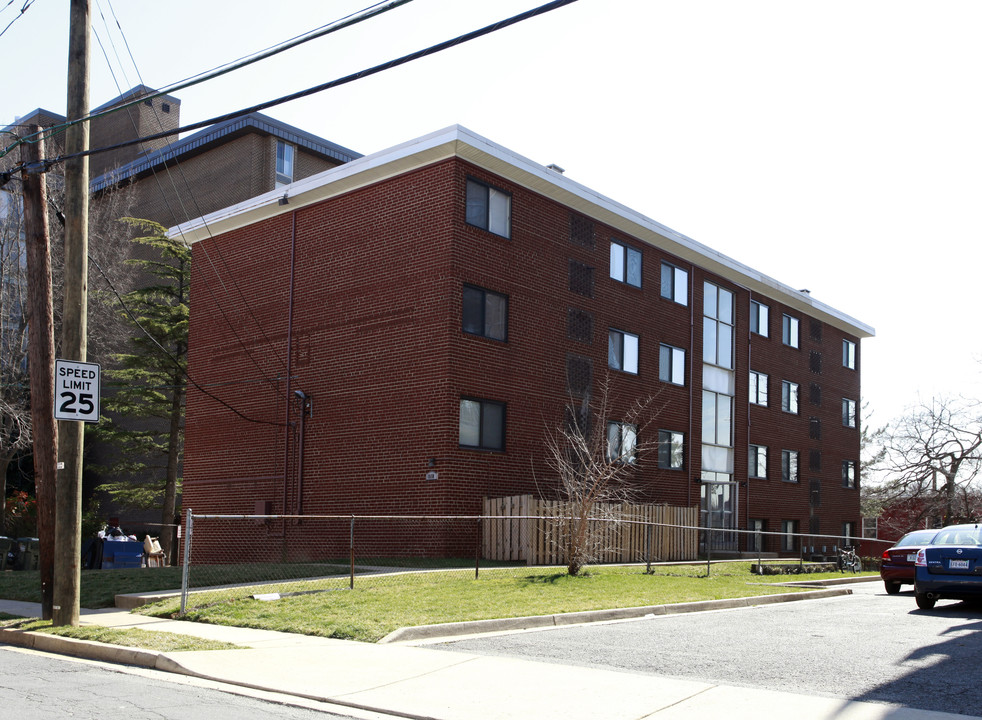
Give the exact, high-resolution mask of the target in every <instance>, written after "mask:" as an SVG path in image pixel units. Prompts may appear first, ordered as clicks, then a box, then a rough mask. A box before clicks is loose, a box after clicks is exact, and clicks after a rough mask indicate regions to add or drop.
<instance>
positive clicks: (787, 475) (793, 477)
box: [781, 450, 798, 483]
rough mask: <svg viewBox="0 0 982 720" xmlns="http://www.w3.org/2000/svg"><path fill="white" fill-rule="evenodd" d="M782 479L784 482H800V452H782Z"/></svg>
mask: <svg viewBox="0 0 982 720" xmlns="http://www.w3.org/2000/svg"><path fill="white" fill-rule="evenodd" d="M781 479H782V480H783V481H784V482H790V483H796V482H798V451H797V450H782V451H781Z"/></svg>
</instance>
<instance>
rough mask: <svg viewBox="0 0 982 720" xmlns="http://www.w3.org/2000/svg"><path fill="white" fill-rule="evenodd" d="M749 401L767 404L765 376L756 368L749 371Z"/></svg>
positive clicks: (756, 403) (755, 403)
mask: <svg viewBox="0 0 982 720" xmlns="http://www.w3.org/2000/svg"><path fill="white" fill-rule="evenodd" d="M750 402H751V403H753V404H754V405H767V376H766V375H765V374H764V373H762V372H757V371H756V370H751V371H750Z"/></svg>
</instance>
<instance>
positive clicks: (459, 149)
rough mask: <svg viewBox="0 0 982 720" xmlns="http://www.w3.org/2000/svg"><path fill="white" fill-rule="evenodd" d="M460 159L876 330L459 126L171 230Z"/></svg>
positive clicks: (198, 235) (221, 229) (734, 277)
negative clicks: (286, 198) (448, 160)
mask: <svg viewBox="0 0 982 720" xmlns="http://www.w3.org/2000/svg"><path fill="white" fill-rule="evenodd" d="M454 156H457V157H460V158H463V159H464V160H467V161H468V162H471V163H473V164H475V165H477V166H479V167H482V168H484V169H486V170H488V171H489V172H491V173H494V174H496V175H499V176H501V177H504V178H507V179H508V180H510V181H512V182H514V183H516V184H518V185H521V186H524V187H527V188H529V189H530V190H533V191H535V192H537V193H540V194H541V195H544V196H546V197H548V198H550V199H552V200H555V201H556V202H559V203H561V204H563V205H566V206H569V207H571V208H573V209H575V210H576V211H577V212H581V213H583V214H584V215H587V216H590V217H592V218H594V219H595V220H598V221H600V222H603V223H605V224H607V225H610V226H611V227H614V228H616V229H618V230H620V231H621V232H623V233H625V234H626V235H630V236H632V237H635V238H637V239H639V240H641V241H643V242H647V243H650V244H651V245H654V246H656V247H659V248H661V249H663V250H665V251H667V252H670V253H672V254H673V255H676V256H677V257H679V258H680V259H682V260H685V261H687V262H690V263H692V264H693V265H696V266H698V267H701V268H703V269H705V270H708V271H710V272H712V273H715V274H717V275H719V276H720V277H722V278H725V279H726V280H728V281H730V282H732V283H735V284H737V285H740V286H743V287H745V288H747V289H748V290H750V291H751V292H753V293H759V294H761V295H764V296H767V297H771V298H773V299H774V300H777V301H778V302H781V303H783V304H785V305H788V306H789V307H792V308H796V309H798V310H800V311H801V312H804V313H807V314H809V315H812V316H815V317H818V318H820V319H822V320H823V321H825V322H828V323H830V324H832V325H834V326H836V327H839V328H840V329H842V330H844V331H846V332H848V333H850V334H854V335H856V336H858V337H860V338H863V337H872V336H874V335H875V334H876V332H875V330H874V329H873V328H872V327H871V326H869V325H867V324H865V323H862V322H860V321H858V320H856V319H854V318H852V317H850V316H848V315H846V314H844V313H842V312H840V311H838V310H836V309H834V308H832V307H830V306H828V305H825V304H824V303H821V302H819V301H817V300H815V299H814V298H812V297H811V295H809V294H808V293H804V292H801V291H799V290H795V289H793V288H791V287H790V286H788V285H784V284H783V283H780V282H778V281H777V280H775V279H773V278H771V277H768V276H767V275H764V274H763V273H760V272H758V271H756V270H754V269H753V268H751V267H748V266H747V265H744V264H743V263H740V262H737V261H736V260H734V259H732V258H730V257H727V256H726V255H723V254H722V253H720V252H718V251H716V250H713V249H712V248H709V247H707V246H705V245H703V244H701V243H699V242H696V241H695V240H693V239H691V238H689V237H686V236H685V235H682V234H681V233H678V232H676V231H674V230H672V229H671V228H668V227H665V226H664V225H662V224H661V223H659V222H657V221H655V220H652V219H651V218H648V217H645V216H644V215H642V214H641V213H638V212H636V211H634V210H631V209H630V208H628V207H625V206H624V205H621V204H620V203H618V202H616V201H614V200H611V199H610V198H608V197H605V196H603V195H601V194H600V193H598V192H596V191H594V190H591V189H590V188H588V187H586V186H584V185H580V184H579V183H577V182H574V181H573V180H570V179H569V178H567V177H566V176H565V175H561V174H559V173H557V172H555V171H553V170H550V169H548V168H546V167H545V166H543V165H539V164H538V163H535V162H533V161H531V160H529V159H528V158H525V157H523V156H521V155H518V154H517V153H514V152H512V151H511V150H508V149H507V148H504V147H502V146H500V145H497V144H495V143H493V142H491V141H490V140H488V139H487V138H484V137H482V136H480V135H477V134H475V133H473V132H471V131H470V130H467V129H466V128H463V127H461V126H459V125H453V126H451V127H448V128H444V129H443V130H438V131H436V132H434V133H430V134H429V135H424V136H422V137H419V138H416V139H415V140H410V141H409V142H406V143H402V144H401V145H396V146H395V147H392V148H389V149H388V150H382V151H381V152H378V153H374V154H372V155H366V156H365V157H362V158H358V159H356V160H352V161H351V162H348V163H345V164H343V165H340V166H338V167H336V168H331V169H330V170H326V171H324V172H322V173H319V174H317V175H312V176H311V177H308V178H305V179H303V180H298V181H297V182H295V183H293V184H291V185H288V186H286V187H284V188H279V189H278V190H274V191H272V192H268V193H265V194H263V195H259V196H257V197H254V198H250V199H249V200H246V201H244V202H241V203H239V204H237V205H232V206H230V207H227V208H224V209H222V210H219V211H217V212H214V213H212V214H210V215H206V216H204V217H202V218H198V219H196V220H192V221H190V222H187V223H183V224H182V225H178V226H176V227H174V228H171V230H170V232H171V234H172V235H182V236H183V237H184V238H185V239H186V240H187V241H188V242H189V243H194V242H197V241H198V240H202V239H204V238H207V237H211V236H213V235H218V234H221V233H226V232H229V231H230V230H234V229H236V228H240V227H243V226H246V225H251V224H253V223H255V222H258V221H260V220H264V219H267V218H270V217H274V216H276V215H281V214H283V213H288V212H292V211H293V210H296V209H297V208H298V207H303V206H305V205H309V204H311V203H315V202H319V201H321V200H324V199H326V198H330V197H334V196H337V195H341V194H343V193H348V192H351V191H352V190H355V189H357V188H360V187H365V186H368V185H372V184H375V183H377V182H380V181H382V180H385V179H386V178H390V177H394V176H396V175H401V174H403V173H405V172H408V171H410V170H413V169H416V168H420V167H424V166H426V165H430V164H432V163H434V162H439V161H441V160H445V159H447V158H450V157H454ZM284 193H285V194H286V196H287V197H288V199H289V204H288V205H280V204H279V201H280V199H281V198H282V197H283V196H284Z"/></svg>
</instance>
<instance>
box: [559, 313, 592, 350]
mask: <svg viewBox="0 0 982 720" xmlns="http://www.w3.org/2000/svg"><path fill="white" fill-rule="evenodd" d="M566 337H568V338H569V339H570V340H576V341H577V342H582V343H592V342H593V315H591V314H590V313H588V312H586V311H585V310H577V309H576V308H569V309H568V310H567V311H566Z"/></svg>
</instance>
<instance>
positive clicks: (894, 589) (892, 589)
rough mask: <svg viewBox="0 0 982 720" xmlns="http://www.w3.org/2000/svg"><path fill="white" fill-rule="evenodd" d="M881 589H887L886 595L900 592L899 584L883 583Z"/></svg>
mask: <svg viewBox="0 0 982 720" xmlns="http://www.w3.org/2000/svg"><path fill="white" fill-rule="evenodd" d="M883 587H885V588H886V589H887V595H896V594H897V593H899V592H900V583H898V582H885V583H883Z"/></svg>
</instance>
